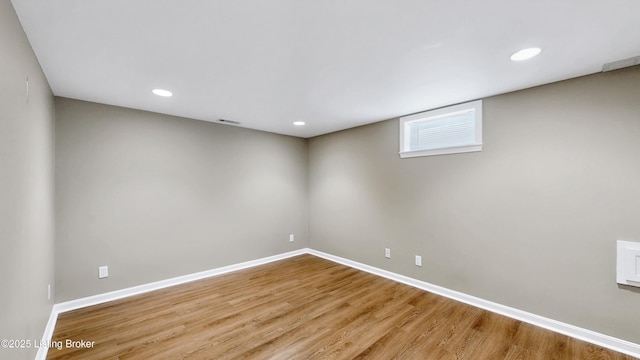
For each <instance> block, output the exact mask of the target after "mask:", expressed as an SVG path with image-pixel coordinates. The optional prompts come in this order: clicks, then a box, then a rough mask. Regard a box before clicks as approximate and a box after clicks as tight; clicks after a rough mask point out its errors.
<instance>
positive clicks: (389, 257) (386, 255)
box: [384, 248, 391, 259]
mask: <svg viewBox="0 0 640 360" xmlns="http://www.w3.org/2000/svg"><path fill="white" fill-rule="evenodd" d="M384 257H386V258H387V259H391V249H389V248H384Z"/></svg>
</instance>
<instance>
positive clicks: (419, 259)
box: [416, 255, 422, 266]
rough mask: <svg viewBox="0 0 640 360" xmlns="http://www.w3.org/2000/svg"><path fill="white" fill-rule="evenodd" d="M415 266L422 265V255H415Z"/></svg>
mask: <svg viewBox="0 0 640 360" xmlns="http://www.w3.org/2000/svg"><path fill="white" fill-rule="evenodd" d="M416 266H422V256H420V255H416Z"/></svg>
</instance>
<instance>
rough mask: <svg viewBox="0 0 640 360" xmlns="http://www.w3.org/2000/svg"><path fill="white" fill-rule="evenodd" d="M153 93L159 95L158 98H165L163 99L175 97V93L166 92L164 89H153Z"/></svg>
mask: <svg viewBox="0 0 640 360" xmlns="http://www.w3.org/2000/svg"><path fill="white" fill-rule="evenodd" d="M151 92H152V93H154V94H156V95H158V96H163V97H170V96H173V93H172V92H171V91H169V90H164V89H153V90H151Z"/></svg>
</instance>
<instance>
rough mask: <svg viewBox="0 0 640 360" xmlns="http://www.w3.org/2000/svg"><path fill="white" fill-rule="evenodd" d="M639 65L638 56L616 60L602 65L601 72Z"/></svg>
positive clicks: (639, 57) (639, 59)
mask: <svg viewBox="0 0 640 360" xmlns="http://www.w3.org/2000/svg"><path fill="white" fill-rule="evenodd" d="M636 65H640V56H634V57H632V58H628V59H624V60H618V61H614V62H610V63H606V64H604V65H602V72H607V71H613V70H618V69H623V68H626V67H630V66H636Z"/></svg>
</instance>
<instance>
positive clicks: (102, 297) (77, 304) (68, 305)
mask: <svg viewBox="0 0 640 360" xmlns="http://www.w3.org/2000/svg"><path fill="white" fill-rule="evenodd" d="M307 253H308V249H306V248H304V249H299V250H294V251H290V252H286V253H283V254H278V255H273V256H269V257H265V258H261V259H256V260H250V261H245V262H241V263H238V264H233V265H229V266H224V267H220V268H216V269H211V270H206V271H202V272H198V273H193V274H188V275H184V276H178V277H175V278H171V279H166V280H161V281H156V282H152V283H148V284H144V285H139V286H134V287H130V288H126V289H121V290H116V291H110V292H107V293H103V294H98V295H94V296H89V297H85V298H80V299H76V300H71V301H66V302H63V303H59V304H55V305H54V306H53V308H52V309H51V315H50V316H49V322H48V323H47V326H46V328H45V331H44V335H43V336H42V344H48V343H50V342H51V338H52V337H53V330H54V328H55V326H56V321H57V319H58V315H59V314H61V313H64V312H67V311H71V310H76V309H80V308H83V307H87V306H93V305H98V304H102V303H106V302H109V301H113V300H118V299H122V298H126V297H129V296H134V295H139V294H144V293H147V292H150V291H154V290H160V289H164V288H167V287H170V286H174V285H180V284H185V283H188V282H192V281H196V280H201V279H205V278H209V277H213V276H217V275H222V274H226V273H230V272H233V271H237V270H242V269H248V268H250V267H254V266H258V265H264V264H267V263H270V262H274V261H278V260H283V259H287V258H290V257H294V256H298V255H303V254H307ZM48 350H49V349H48V348H47V347H41V348H39V349H38V353H37V354H36V360H45V359H46V358H47V351H48Z"/></svg>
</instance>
